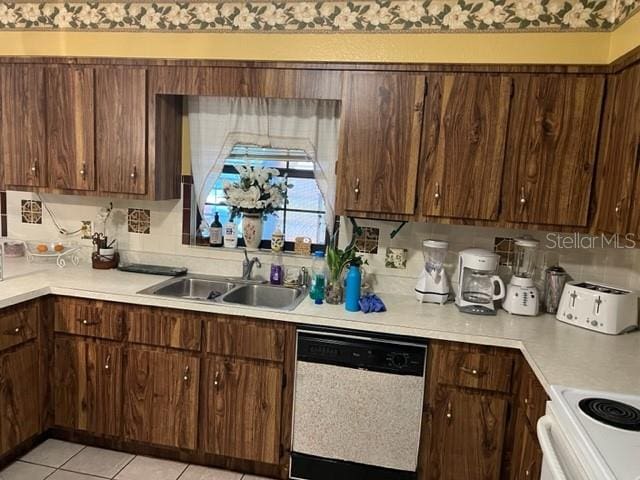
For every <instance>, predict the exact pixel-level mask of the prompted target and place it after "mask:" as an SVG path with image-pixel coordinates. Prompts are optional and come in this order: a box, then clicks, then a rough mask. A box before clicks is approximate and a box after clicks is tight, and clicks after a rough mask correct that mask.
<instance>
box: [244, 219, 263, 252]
mask: <svg viewBox="0 0 640 480" xmlns="http://www.w3.org/2000/svg"><path fill="white" fill-rule="evenodd" d="M262 226H263V225H262V215H260V214H257V213H245V214H243V215H242V236H243V237H244V244H245V246H246V247H247V250H258V249H259V248H260V242H261V241H262Z"/></svg>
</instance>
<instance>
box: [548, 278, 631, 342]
mask: <svg viewBox="0 0 640 480" xmlns="http://www.w3.org/2000/svg"><path fill="white" fill-rule="evenodd" d="M556 318H557V319H558V320H560V321H561V322H566V323H570V324H571V325H577V326H578V327H582V328H588V329H589V330H595V331H596V332H602V333H608V334H610V335H617V334H619V333H624V332H628V331H631V330H634V329H636V328H638V295H637V294H636V293H634V292H632V291H630V290H624V289H622V288H617V287H611V286H608V285H602V284H599V283H592V282H567V283H566V284H565V286H564V290H563V291H562V297H561V298H560V305H559V306H558V313H557V314H556Z"/></svg>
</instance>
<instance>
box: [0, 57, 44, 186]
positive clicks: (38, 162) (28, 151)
mask: <svg viewBox="0 0 640 480" xmlns="http://www.w3.org/2000/svg"><path fill="white" fill-rule="evenodd" d="M45 111H46V105H45V81H44V67H41V66H35V65H10V66H6V67H0V114H1V115H0V117H1V121H0V141H1V149H2V150H1V154H2V158H1V160H2V163H3V165H4V170H5V171H4V175H5V184H6V185H7V186H16V187H43V186H46V184H47V153H46V151H47V148H46V136H45Z"/></svg>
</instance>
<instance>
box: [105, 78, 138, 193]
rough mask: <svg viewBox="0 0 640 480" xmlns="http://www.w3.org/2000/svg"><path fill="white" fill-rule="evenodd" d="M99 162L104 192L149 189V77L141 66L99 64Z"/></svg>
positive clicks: (127, 191) (134, 191) (131, 191)
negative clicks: (100, 66)
mask: <svg viewBox="0 0 640 480" xmlns="http://www.w3.org/2000/svg"><path fill="white" fill-rule="evenodd" d="M95 75H96V97H95V98H96V163H97V165H98V189H99V190H100V192H104V193H123V194H140V195H143V194H145V193H146V191H147V136H146V128H147V123H146V122H147V80H146V70H145V69H141V68H126V67H109V68H98V69H96V72H95Z"/></svg>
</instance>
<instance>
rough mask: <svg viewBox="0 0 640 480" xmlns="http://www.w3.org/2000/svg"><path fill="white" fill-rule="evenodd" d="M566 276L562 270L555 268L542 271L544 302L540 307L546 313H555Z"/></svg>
mask: <svg viewBox="0 0 640 480" xmlns="http://www.w3.org/2000/svg"><path fill="white" fill-rule="evenodd" d="M567 277H568V274H567V272H566V271H565V269H564V268H562V267H559V266H555V267H549V268H547V269H546V270H545V271H544V301H543V305H542V307H543V308H544V311H545V312H547V313H556V312H557V311H558V305H559V304H560V297H561V296H562V290H563V289H564V284H565V283H566V282H567Z"/></svg>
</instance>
